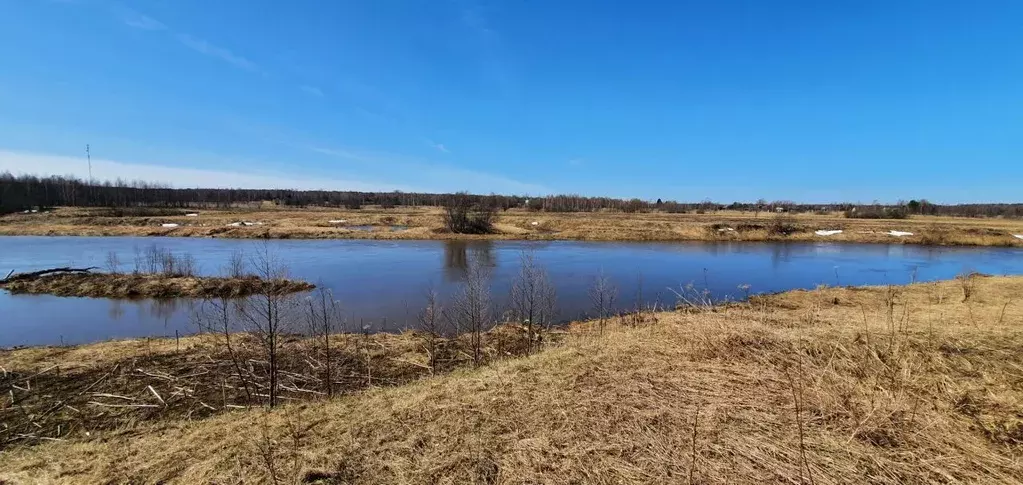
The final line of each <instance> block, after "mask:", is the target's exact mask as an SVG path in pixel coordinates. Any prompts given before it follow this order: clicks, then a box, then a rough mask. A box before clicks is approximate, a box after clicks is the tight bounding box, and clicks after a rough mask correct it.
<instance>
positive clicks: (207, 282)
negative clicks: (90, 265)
mask: <svg viewBox="0 0 1023 485" xmlns="http://www.w3.org/2000/svg"><path fill="white" fill-rule="evenodd" d="M13 276H14V278H13V279H11V280H9V281H0V289H3V290H7V291H9V292H11V293H12V294H49V295H56V296H78V297H92V298H117V299H141V298H154V299H167V298H240V297H245V296H250V295H255V294H288V293H296V292H299V291H308V290H311V289H313V288H315V285H313V284H311V283H307V282H304V281H294V280H288V279H272V280H264V279H261V278H259V277H256V276H239V277H217V276H184V275H176V274H162V273H160V274H132V273H127V274H121V273H93V272H87V271H77V272H58V273H55V274H44V275H38V276H31V277H25V278H17V276H18V275H13Z"/></svg>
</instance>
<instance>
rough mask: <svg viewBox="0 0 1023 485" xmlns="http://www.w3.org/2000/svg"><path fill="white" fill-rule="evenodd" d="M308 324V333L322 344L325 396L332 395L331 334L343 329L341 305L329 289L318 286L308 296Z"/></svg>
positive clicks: (320, 350) (332, 363)
mask: <svg viewBox="0 0 1023 485" xmlns="http://www.w3.org/2000/svg"><path fill="white" fill-rule="evenodd" d="M308 302H309V309H308V312H309V313H308V322H307V323H308V325H309V334H310V335H314V336H315V337H316V338H315V339H314V340H313V341H314V342H316V343H317V344H314V347H317V346H319V345H322V347H321V348H319V349H315V350H319V352H320V353H322V354H323V363H322V365H323V382H324V385H325V386H324V387H325V390H326V392H327V397H331V396H333V395H334V359H333V347H332V346H331V341H330V339H331V336H332V335H334V334H338V333H340V332H341V331H342V330H343V329H342V327H343V318H342V315H341V305H340V303H339V302H338V301H337V300H335V299H334V294H333V293H331V291H330V290H328V289H325V288H323V287H320V288H319V289H317V290H316V293H315V294H314V295H313V296H311V297H309V299H308Z"/></svg>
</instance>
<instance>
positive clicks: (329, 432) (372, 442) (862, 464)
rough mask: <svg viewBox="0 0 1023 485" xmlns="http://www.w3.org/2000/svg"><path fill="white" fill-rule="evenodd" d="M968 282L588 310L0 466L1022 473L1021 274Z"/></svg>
mask: <svg viewBox="0 0 1023 485" xmlns="http://www.w3.org/2000/svg"><path fill="white" fill-rule="evenodd" d="M972 285H973V287H972V293H971V296H970V298H969V299H965V301H964V295H963V290H962V285H961V283H960V282H941V283H929V284H917V285H912V286H908V287H897V288H885V287H872V288H837V289H836V288H827V289H820V290H816V291H798V292H790V293H785V294H781V295H774V296H768V297H760V298H756V299H754V300H753V301H752V302H751V303H749V304H732V305H729V306H726V307H717V308H713V309H697V310H696V311H687V312H672V313H660V314H655V315H651V317H652V318H647V319H645V321H643V322H639V323H638V324H635V325H624V326H623V325H610V326H608V327H607V328H606V329H605V330H604V331H603V333H602V334H598V333H597V330H596V329H594V328H592V326H587V325H577V326H575V327H573V328H574V329H573V331H572V332H570V333H569V336H568V337H567V338H566V340H565V341H564V342H563V343H562V344H561V345H557V346H553V347H550V348H548V349H546V350H545V351H543V352H540V353H538V354H535V355H533V356H530V357H525V358H517V359H509V360H505V361H501V362H497V363H495V364H493V365H490V366H487V367H484V368H480V369H474V370H462V371H456V372H455V373H453V374H449V375H445V376H439V377H434V378H428V379H425V380H419V381H417V382H415V383H412V384H408V385H403V386H398V387H390V388H378V389H371V390H367V391H363V392H359V393H356V394H353V395H349V396H345V397H342V398H339V399H334V400H330V401H318V402H312V403H303V404H294V405H286V406H283V407H282V408H280V409H277V410H274V411H273V412H265V411H255V410H253V411H239V412H235V413H229V414H226V415H221V416H216V417H212V418H209V419H206V420H204V421H201V422H194V423H193V422H186V421H163V422H154V423H139V424H138V425H137V426H136V427H135V428H133V429H132V430H131V432H122V433H108V434H100V435H98V436H94V437H92V438H90V439H83V440H74V441H69V442H53V443H45V444H41V445H38V446H33V447H24V448H19V449H13V450H9V451H6V452H3V453H4V456H3V457H2V460H0V479H3V480H7V481H9V482H12V483H125V482H131V483H164V482H166V483H267V482H270V481H271V474H272V475H273V477H276V478H277V479H278V481H279V482H280V483H293V482H296V481H302V480H305V481H307V482H314V481H315V482H318V483H409V484H412V483H689V482H692V483H789V484H791V483H806V484H810V483H813V484H834V483H885V484H888V483H890V484H896V483H998V484H1011V483H1023V466H1021V464H1023V413H1021V411H1020V409H1023V353H1021V352H1020V348H1021V347H1023V302H1021V301H1020V296H1021V295H1023V278H1003V277H999V278H981V277H975V279H974V280H972ZM629 321H631V322H637V319H630V320H629ZM797 402H798V403H799V409H798V412H797V408H796V403H797ZM697 412H698V413H699V419H698V420H697ZM694 458H695V459H694ZM690 476H691V477H692V479H691V480H690V478H689V477H690Z"/></svg>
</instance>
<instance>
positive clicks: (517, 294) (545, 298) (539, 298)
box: [511, 251, 557, 353]
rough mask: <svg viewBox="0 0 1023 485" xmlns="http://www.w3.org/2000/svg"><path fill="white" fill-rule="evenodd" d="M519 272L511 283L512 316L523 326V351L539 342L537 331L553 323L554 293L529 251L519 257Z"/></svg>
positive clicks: (528, 349) (555, 302) (532, 347)
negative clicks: (524, 332)
mask: <svg viewBox="0 0 1023 485" xmlns="http://www.w3.org/2000/svg"><path fill="white" fill-rule="evenodd" d="M519 261H520V266H519V273H518V274H517V275H516V276H515V279H514V280H513V281H512V286H511V310H512V317H513V318H514V319H515V320H516V321H517V322H519V323H523V324H525V326H526V352H527V353H531V352H532V351H533V349H534V346H536V345H538V344H539V343H540V337H541V332H542V331H543V330H546V329H548V328H550V326H551V325H552V324H553V323H554V312H555V310H556V308H557V293H556V292H555V289H554V284H553V283H552V282H551V280H550V277H548V276H547V271H546V270H544V268H543V266H541V265H540V264H539V263H537V261H536V255H535V254H534V253H533V252H531V251H523V252H522V254H521V255H520V256H519Z"/></svg>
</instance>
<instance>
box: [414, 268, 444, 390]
mask: <svg viewBox="0 0 1023 485" xmlns="http://www.w3.org/2000/svg"><path fill="white" fill-rule="evenodd" d="M418 320H419V329H420V330H421V331H422V335H423V347H424V348H425V350H426V354H427V356H428V357H429V359H430V371H431V372H437V364H438V361H439V357H440V356H439V355H438V354H439V351H440V349H439V348H438V346H439V342H440V341H441V339H442V338H444V335H445V334H446V333H447V332H446V329H445V326H446V325H445V319H444V308H443V307H442V306H441V304H440V301H439V300H438V296H437V290H435V289H433V288H430V289H429V290H427V291H426V306H425V307H423V310H422V311H420V312H419V316H418Z"/></svg>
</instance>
